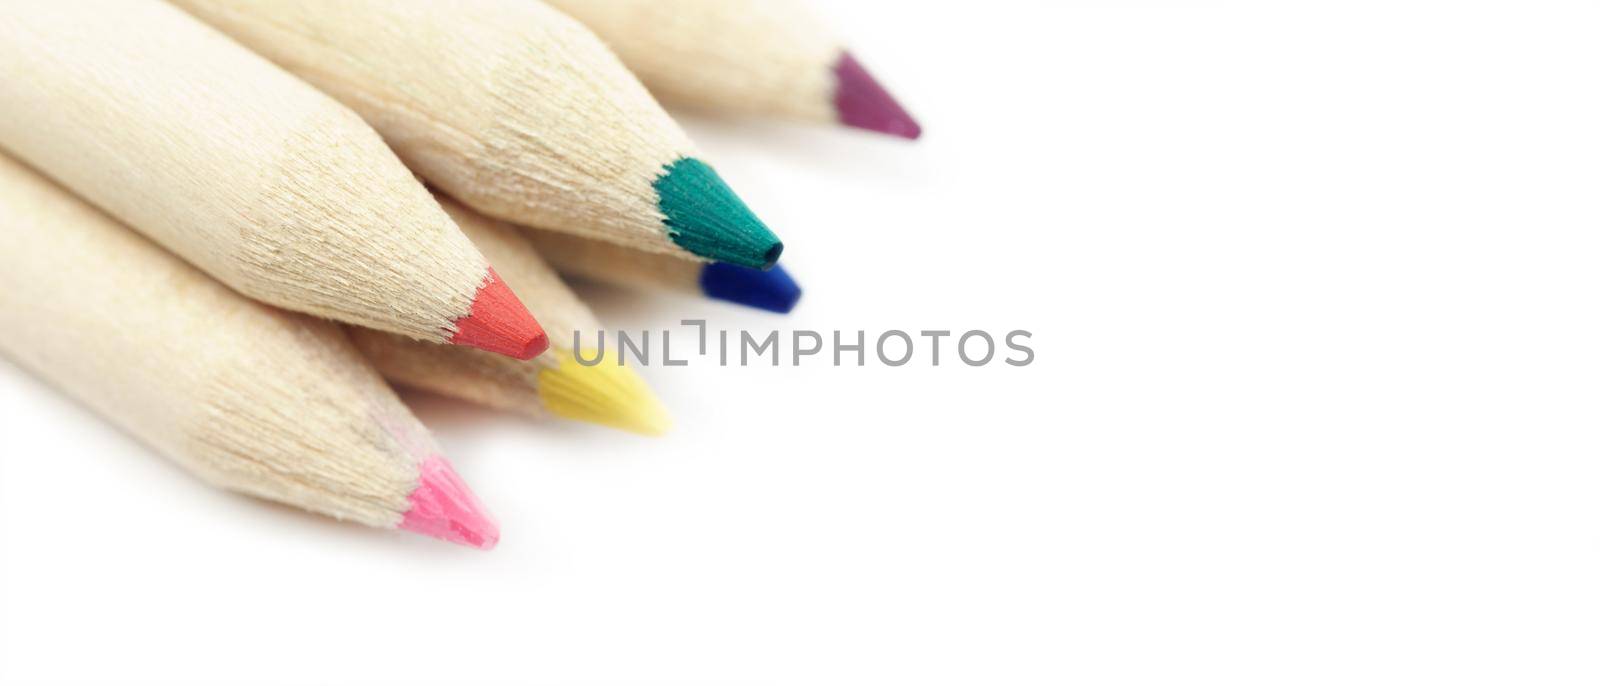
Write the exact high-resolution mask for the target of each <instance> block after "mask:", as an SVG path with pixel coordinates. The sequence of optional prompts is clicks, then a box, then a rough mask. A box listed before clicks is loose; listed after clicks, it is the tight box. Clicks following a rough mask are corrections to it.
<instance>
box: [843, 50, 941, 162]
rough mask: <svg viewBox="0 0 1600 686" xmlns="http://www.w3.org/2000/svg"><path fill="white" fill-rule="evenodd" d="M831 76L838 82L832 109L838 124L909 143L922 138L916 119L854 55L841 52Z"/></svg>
mask: <svg viewBox="0 0 1600 686" xmlns="http://www.w3.org/2000/svg"><path fill="white" fill-rule="evenodd" d="M833 73H834V76H835V77H837V78H838V81H839V84H838V89H837V90H835V91H834V93H833V106H834V109H836V110H838V112H839V122H840V123H842V124H844V125H845V126H853V127H855V128H858V129H866V130H868V131H877V132H878V133H886V134H889V135H891V136H899V137H901V138H907V139H910V140H916V139H918V138H920V137H921V136H922V126H921V125H920V124H918V123H917V120H916V119H913V118H911V115H910V113H908V112H906V110H905V108H904V107H901V106H900V103H899V102H896V101H895V99H894V96H892V95H889V91H886V90H884V88H883V86H882V85H881V84H879V83H878V80H877V79H874V78H872V74H870V73H868V72H867V69H866V68H865V67H863V66H861V63H860V62H857V61H856V58H855V56H854V55H851V54H850V53H849V52H844V53H841V54H840V56H839V63H838V64H836V65H834V67H833Z"/></svg>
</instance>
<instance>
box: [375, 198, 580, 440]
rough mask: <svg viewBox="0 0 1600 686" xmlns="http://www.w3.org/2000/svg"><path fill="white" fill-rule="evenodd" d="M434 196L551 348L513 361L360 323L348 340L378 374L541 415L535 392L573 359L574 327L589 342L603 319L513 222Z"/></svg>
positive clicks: (542, 409) (542, 407)
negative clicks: (531, 312)
mask: <svg viewBox="0 0 1600 686" xmlns="http://www.w3.org/2000/svg"><path fill="white" fill-rule="evenodd" d="M439 201H440V205H442V206H443V207H444V208H445V211H446V212H448V213H449V214H450V216H451V218H452V219H454V220H455V221H456V223H457V224H458V225H459V226H460V227H461V230H462V232H464V233H466V235H467V236H468V237H469V238H471V239H472V242H473V243H474V244H476V245H477V246H478V248H479V249H480V250H482V251H483V253H484V255H485V256H487V257H488V258H489V259H490V260H491V261H493V263H494V264H495V265H496V266H495V271H496V272H497V273H499V274H500V277H501V278H503V279H505V280H506V283H507V284H509V285H510V286H511V287H512V288H514V289H515V290H516V291H517V293H519V294H520V295H521V296H522V297H523V298H524V299H525V300H526V302H528V303H529V304H530V306H532V307H535V308H537V309H538V310H539V312H540V315H539V317H540V321H541V323H542V324H543V325H544V328H545V331H546V332H547V333H548V334H549V335H550V344H551V352H550V353H547V354H545V355H540V356H539V357H536V358H533V359H532V360H527V361H518V360H513V359H510V358H507V357H505V356H502V355H493V354H490V353H486V352H483V351H480V350H465V349H461V348H452V347H448V346H442V345H430V344H427V343H421V342H418V341H411V340H407V339H405V338H402V337H400V336H395V335H393V334H388V333H385V332H381V331H373V330H370V329H360V328H352V329H351V330H350V337H351V340H353V341H354V342H355V344H356V347H357V348H359V349H360V350H361V352H362V353H363V354H364V355H366V356H367V359H369V360H371V361H372V362H373V364H374V366H376V367H377V369H378V371H379V372H381V373H382V374H383V375H384V376H385V377H387V378H388V379H389V380H391V381H394V382H396V383H399V384H403V385H407V386H412V387H415V388H422V389H425V390H429V391H433V392H435V393H441V394H444V395H449V396H452V397H456V398H461V399H464V400H469V401H472V402H476V403H479V404H482V405H487V406H489V407H494V408H499V409H502V410H510V411H514V412H521V413H525V414H532V415H535V416H540V415H543V414H545V412H546V408H545V400H544V399H543V398H542V397H541V396H540V393H539V390H540V387H541V382H542V378H541V377H542V376H544V375H545V373H546V372H547V371H550V370H552V369H557V368H559V367H560V365H562V364H570V359H571V354H570V351H571V349H572V340H573V338H572V336H573V332H575V331H582V332H583V334H584V336H585V337H586V338H587V339H588V340H590V341H593V340H594V337H595V336H596V334H597V333H598V332H599V330H600V322H599V321H597V320H596V319H595V316H594V313H593V312H592V311H590V310H589V307H588V306H587V305H584V304H583V302H582V301H581V300H579V299H578V296H577V294H575V293H573V292H572V290H571V289H570V288H568V287H567V285H566V284H565V283H563V282H562V281H561V277H559V276H557V275H556V272H555V271H554V270H553V269H551V268H550V266H549V265H547V264H545V262H544V260H542V259H540V257H539V255H538V253H536V252H534V251H533V249H532V247H531V246H530V245H529V244H528V241H527V239H526V238H525V237H523V236H522V235H521V234H520V231H519V230H518V229H517V228H516V227H512V226H508V225H506V224H503V223H501V222H498V221H495V220H492V219H489V218H487V217H485V216H483V215H481V214H478V213H476V212H473V211H472V210H469V209H467V208H465V207H462V206H461V205H459V204H457V203H455V202H454V201H451V200H449V199H447V198H440V199H439Z"/></svg>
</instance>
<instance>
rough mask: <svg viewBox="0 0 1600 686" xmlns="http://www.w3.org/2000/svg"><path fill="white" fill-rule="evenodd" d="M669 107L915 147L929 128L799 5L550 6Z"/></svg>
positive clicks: (619, 0)
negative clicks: (781, 121) (848, 131)
mask: <svg viewBox="0 0 1600 686" xmlns="http://www.w3.org/2000/svg"><path fill="white" fill-rule="evenodd" d="M550 4H552V5H555V6H556V8H558V9H560V10H562V11H564V12H567V13H568V14H570V15H572V16H573V17H575V18H577V19H578V20H579V21H582V22H584V23H585V24H587V25H588V26H589V28H591V29H593V30H594V32H595V33H597V34H599V36H600V38H602V39H603V40H605V41H606V43H608V44H609V45H610V46H611V47H612V48H613V49H615V50H616V51H617V55H618V56H619V57H621V58H622V61H623V62H624V63H626V64H627V65H628V67H629V68H631V69H633V71H634V73H636V74H638V75H639V78H640V79H641V80H643V81H644V83H645V85H646V86H649V88H650V90H651V91H652V92H653V93H655V95H656V97H658V98H661V100H662V101H663V102H666V103H667V104H669V105H678V106H684V107H690V108H696V109H702V110H707V111H712V112H728V113H736V114H753V115H762V116H777V117H787V118H792V119H802V120H811V121H818V122H834V123H838V124H842V125H844V126H851V127H855V128H859V129H866V130H869V131H876V132H879V133H885V134H889V135H891V136H899V137H901V138H909V139H916V138H918V137H920V136H921V135H922V127H921V125H919V124H917V121H916V120H915V119H913V118H912V117H911V115H910V114H909V113H907V112H906V110H905V108H903V107H901V106H900V103H899V102H898V101H896V100H895V99H894V97H893V96H891V95H890V94H889V92H888V91H887V90H885V89H884V87H883V86H882V85H880V84H879V83H878V81H877V79H874V78H873V77H872V75H871V74H870V73H868V72H867V70H866V68H864V67H862V66H861V63H860V62H858V61H856V58H855V57H854V56H853V55H851V53H850V51H849V50H848V49H846V48H845V47H844V45H843V43H842V42H841V41H840V40H839V39H838V38H837V37H836V36H835V35H834V34H833V33H832V32H831V31H830V30H829V29H828V27H827V26H826V25H825V23H824V22H822V21H821V20H819V19H818V18H817V17H816V16H815V15H814V14H812V13H811V12H810V11H808V10H807V8H805V7H804V6H802V5H801V4H800V3H799V2H798V1H797V0H550Z"/></svg>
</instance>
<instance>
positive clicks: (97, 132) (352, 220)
mask: <svg viewBox="0 0 1600 686" xmlns="http://www.w3.org/2000/svg"><path fill="white" fill-rule="evenodd" d="M0 74H4V78H0V113H3V114H0V147H4V148H7V149H9V150H10V151H11V152H12V153H13V154H15V155H16V156H18V157H19V158H21V159H22V160H24V161H26V162H28V163H29V164H31V165H32V166H33V167H34V168H36V169H38V170H40V171H41V172H43V173H45V174H47V175H49V176H51V177H53V178H55V179H56V180H57V181H59V182H60V183H62V184H63V185H65V186H67V187H68V188H70V189H71V190H73V191H75V192H76V193H77V194H78V195H80V196H82V197H84V198H85V199H87V200H89V201H91V202H93V203H95V204H96V205H99V206H100V207H101V208H102V209H104V210H106V211H107V212H109V213H110V214H112V215H113V216H116V217H117V218H119V219H121V220H122V221H123V222H124V223H126V224H128V225H130V226H132V227H133V228H135V229H137V230H139V231H141V232H143V233H144V234H145V235H147V236H149V237H150V238H152V239H154V240H155V241H156V242H158V243H160V244H162V245H163V246H165V247H167V248H168V249H170V250H172V251H173V252H175V253H177V254H179V255H181V256H183V257H184V258H185V259H188V260H189V261H190V262H192V263H194V264H195V265H196V266H198V267H200V268H201V269H203V270H205V271H206V272H207V273H209V274H211V275H212V276H213V277H215V278H217V279H218V280H220V281H222V282H224V283H226V284H228V285H229V286H232V287H233V288H235V289H236V290H238V291H239V292H241V293H243V294H245V295H248V296H250V297H253V298H256V299H258V300H261V301H263V302H266V303H270V304H273V305H278V306H280V307H284V308H287V309H291V310H298V311H301V312H308V313H311V314H315V315H319V316H323V317H328V318H332V319H337V320H340V321H344V322H351V323H355V324H361V325H364V326H369V327H373V328H379V329H384V330H387V331H393V332H396V333H399V334H403V335H406V336H410V337H412V338H417V339H420V340H427V341H434V342H438V343H446V342H450V343H456V344H460V345H468V346H473V347H479V348H483V349H485V350H492V351H495V352H499V353H503V354H506V355H512V356H516V357H530V356H532V355H535V354H537V353H538V352H539V351H540V350H542V349H543V347H544V345H545V339H544V333H543V332H542V331H540V330H539V327H538V325H537V323H535V322H534V320H533V318H532V317H531V316H530V315H529V314H528V312H527V310H526V309H524V308H523V306H522V304H521V303H520V302H519V301H518V300H517V298H516V296H515V295H513V294H512V293H511V291H510V290H509V289H507V288H506V286H505V284H504V283H502V282H501V281H500V280H499V279H498V278H497V277H496V276H495V273H494V270H493V269H491V268H490V267H489V265H488V263H487V262H485V261H484V259H483V256H482V255H481V254H480V253H479V252H478V251H477V249H476V248H474V247H473V246H472V243H471V242H469V241H468V240H467V238H466V237H465V236H463V235H461V232H460V231H459V230H458V229H457V228H456V227H455V225H454V224H452V223H451V222H450V219H449V217H447V216H445V214H444V211H443V210H441V209H439V206H438V204H437V203H435V202H434V201H433V199H432V198H431V197H430V196H429V195H428V192H427V190H426V189H425V188H423V187H422V185H421V184H420V183H419V182H418V181H417V180H416V178H415V177H413V176H412V175H411V173H410V172H409V171H408V170H407V169H406V168H405V167H404V165H402V164H401V162H400V160H399V159H398V158H396V157H395V155H394V154H393V153H392V152H391V151H389V149H388V148H386V147H385V146H384V145H383V142H382V140H381V139H380V138H379V137H378V135H377V134H376V132H374V131H373V130H372V128H371V127H369V126H367V125H366V124H365V123H363V122H362V121H361V119H360V118H359V117H358V116H356V115H355V113H353V112H351V111H350V110H348V109H347V108H345V107H343V106H341V105H339V104H338V103H336V102H334V101H333V100H332V99H330V98H328V97H327V96H325V95H323V94H321V93H319V92H317V91H316V90H315V89H314V88H312V87H311V86H309V85H307V84H305V83H303V82H301V81H299V80H298V79H296V78H294V77H293V76H290V75H289V74H288V73H286V72H284V71H283V70H281V69H279V68H277V67H275V66H273V65H272V64H271V63H270V62H267V61H266V60H264V59H262V58H260V57H258V56H256V55H255V54H253V53H251V52H250V51H249V50H246V49H245V48H243V47H242V46H240V45H238V44H236V43H234V42H233V41H231V40H229V39H228V38H227V37H225V36H223V35H222V34H220V33H217V32H216V31H215V30H214V29H212V28H210V27H207V26H205V25H204V24H202V23H201V22H199V21H197V20H195V19H194V18H192V17H190V16H189V15H187V14H184V13H183V12H182V11H180V10H178V9H175V8H173V7H171V6H169V5H168V4H166V3H165V2H160V1H159V0H72V1H71V2H18V3H10V4H8V5H7V7H6V11H5V20H4V21H0Z"/></svg>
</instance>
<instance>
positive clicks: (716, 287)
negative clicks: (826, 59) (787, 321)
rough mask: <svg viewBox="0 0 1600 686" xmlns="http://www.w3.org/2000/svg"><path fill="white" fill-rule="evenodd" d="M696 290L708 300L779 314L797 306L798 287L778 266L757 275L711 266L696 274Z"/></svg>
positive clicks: (744, 269)
mask: <svg viewBox="0 0 1600 686" xmlns="http://www.w3.org/2000/svg"><path fill="white" fill-rule="evenodd" d="M700 290H701V291H702V292H704V293H705V294H706V295H707V296H708V297H712V298H716V299H718V300H726V301H728V302H731V303H737V304H740V305H745V306H747V307H754V308H757V309H762V310H766V311H768V312H777V313H779V314H787V313H788V312H789V311H790V310H793V309H794V306H795V303H797V302H800V284H797V283H795V282H794V279H793V278H791V277H790V276H789V272H787V271H784V269H783V267H779V266H774V267H773V268H772V269H771V270H768V271H760V270H756V269H750V268H748V267H740V266H737V265H732V264H725V263H722V262H712V263H711V264H708V265H706V266H705V269H704V270H702V271H701V272H700Z"/></svg>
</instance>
